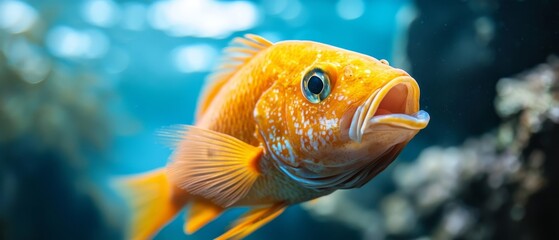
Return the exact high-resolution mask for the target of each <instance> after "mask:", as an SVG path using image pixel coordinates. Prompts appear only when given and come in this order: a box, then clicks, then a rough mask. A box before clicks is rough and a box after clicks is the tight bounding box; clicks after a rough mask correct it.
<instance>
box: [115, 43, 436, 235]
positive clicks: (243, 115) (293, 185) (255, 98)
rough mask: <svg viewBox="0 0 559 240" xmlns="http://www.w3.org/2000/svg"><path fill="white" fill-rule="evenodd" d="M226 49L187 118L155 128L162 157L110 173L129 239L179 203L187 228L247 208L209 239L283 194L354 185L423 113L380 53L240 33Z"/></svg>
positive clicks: (284, 202) (387, 156) (396, 147)
mask: <svg viewBox="0 0 559 240" xmlns="http://www.w3.org/2000/svg"><path fill="white" fill-rule="evenodd" d="M225 52H226V53H225V61H224V63H223V64H222V65H221V66H220V67H219V68H218V70H217V72H216V73H215V74H213V75H212V76H211V79H212V82H211V84H210V85H209V86H208V87H206V90H205V93H204V94H203V95H202V97H201V98H200V101H199V105H198V112H197V117H196V122H195V124H194V125H192V126H190V125H185V126H179V127H176V128H175V129H174V130H172V131H167V132H166V133H165V135H166V137H168V138H170V139H172V140H173V143H174V146H175V151H174V153H173V155H172V157H171V159H170V161H169V163H168V165H167V166H166V167H165V168H162V169H159V170H156V171H153V172H151V173H147V174H142V175H138V176H132V177H129V178H126V179H124V180H123V181H121V182H120V183H121V184H120V186H121V187H123V188H124V190H123V193H124V195H125V197H126V199H127V200H128V201H129V202H130V206H131V207H132V208H133V210H132V215H133V216H132V224H131V229H130V236H129V237H130V238H133V239H146V238H150V237H152V236H153V235H154V234H155V233H157V231H158V230H159V229H161V228H162V227H163V226H164V225H165V224H166V223H168V222H169V221H171V219H173V218H174V217H175V216H176V215H177V213H178V212H179V211H180V210H181V209H182V208H184V207H185V206H187V205H190V210H189V211H188V214H187V219H186V221H185V222H186V223H185V226H184V231H185V233H187V234H191V233H193V232H195V231H197V230H198V229H200V228H201V227H202V226H204V225H206V224H207V223H208V222H210V221H212V220H213V219H215V218H216V217H218V215H220V214H221V213H222V212H223V211H225V210H226V209H229V208H232V207H239V206H245V207H250V208H251V209H250V210H249V211H248V212H247V213H245V214H244V215H243V216H242V217H241V218H240V219H239V220H237V221H236V222H235V223H234V225H233V226H232V228H231V229H230V230H228V231H227V232H226V233H224V234H223V235H221V236H220V237H218V239H240V238H243V237H246V236H247V235H249V234H250V233H252V232H253V231H255V230H257V229H258V228H260V227H261V226H263V225H264V224H266V223H268V222H269V221H271V220H272V219H274V218H275V217H277V216H278V215H280V214H281V213H282V211H284V209H285V208H286V207H288V206H289V205H293V204H297V203H300V202H304V201H309V200H312V199H315V198H318V197H321V196H324V195H327V194H330V193H332V192H333V191H335V190H337V189H348V188H357V187H361V186H363V185H364V184H365V183H367V182H368V181H369V180H371V179H372V178H373V177H375V176H376V175H377V174H379V173H380V172H381V171H382V170H384V169H385V168H386V167H387V166H388V165H389V164H390V163H391V162H392V161H393V160H394V159H395V158H396V156H397V155H398V154H399V153H400V152H401V151H402V149H403V148H404V146H405V145H406V144H407V143H408V142H409V141H410V140H411V139H412V138H413V137H414V136H415V135H416V134H417V133H418V131H419V130H421V129H423V128H425V127H426V126H427V124H428V122H429V115H428V114H427V113H426V112H425V111H420V110H419V87H418V85H417V83H416V81H415V80H414V79H413V78H412V77H410V75H409V74H407V73H406V72H405V71H403V70H400V69H396V68H393V67H391V66H389V65H388V62H386V61H384V60H380V61H379V60H377V59H375V58H372V57H369V56H366V55H362V54H358V53H355V52H351V51H347V50H343V49H340V48H336V47H332V46H329V45H325V44H321V43H316V42H310V41H283V42H278V43H275V44H273V43H271V42H269V41H268V40H266V39H264V38H262V37H259V36H256V35H250V34H248V35H245V37H244V38H236V39H234V40H233V42H232V44H231V46H229V47H228V48H227V49H226V50H225Z"/></svg>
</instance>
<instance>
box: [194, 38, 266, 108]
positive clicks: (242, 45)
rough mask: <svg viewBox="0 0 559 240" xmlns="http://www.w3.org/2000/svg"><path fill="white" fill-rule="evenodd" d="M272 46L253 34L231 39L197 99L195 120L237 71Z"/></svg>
mask: <svg viewBox="0 0 559 240" xmlns="http://www.w3.org/2000/svg"><path fill="white" fill-rule="evenodd" d="M272 45H273V43H272V42H270V41H268V40H266V39H265V38H263V37H260V36H258V35H254V34H246V35H245V36H244V37H236V38H235V39H233V41H231V43H229V46H228V47H227V48H225V49H224V51H223V52H224V54H223V58H222V60H221V63H220V64H219V65H218V66H217V68H216V69H215V70H214V73H212V74H211V75H210V76H209V77H208V79H207V82H208V84H207V85H206V87H205V90H204V91H203V93H202V95H200V98H199V99H198V109H197V111H196V119H200V117H201V116H202V115H203V114H204V113H205V112H206V110H207V109H208V106H209V105H210V103H211V102H212V100H213V99H214V98H215V96H216V95H217V93H218V92H219V90H220V89H221V88H222V87H223V85H225V83H226V82H227V80H229V79H230V78H231V76H233V75H234V74H235V72H237V70H239V69H240V68H241V67H242V66H243V65H245V64H246V63H248V62H249V61H250V60H251V59H252V58H253V57H254V56H255V55H257V54H258V53H259V52H261V51H262V50H264V49H266V48H268V47H270V46H272Z"/></svg>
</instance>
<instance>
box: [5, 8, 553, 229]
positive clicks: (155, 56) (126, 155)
mask: <svg viewBox="0 0 559 240" xmlns="http://www.w3.org/2000/svg"><path fill="white" fill-rule="evenodd" d="M558 26H559V2H558V1H552V0H541V1H505V0H471V1H442V0H438V1H426V0H367V1H365V0H326V1H302V0H262V1H246V0H240V1H217V0H159V1H156V0H154V1H141V0H78V1H71V0H28V1H23V0H0V239H123V238H124V229H125V225H126V213H125V211H124V210H123V209H124V205H123V202H122V201H121V200H120V199H119V198H118V197H117V195H116V193H114V192H113V191H112V190H111V189H110V188H109V187H108V182H109V180H110V179H111V178H112V177H114V176H118V175H123V174H131V173H138V172H143V171H148V170H151V169H154V168H157V167H161V166H164V165H165V163H166V161H167V159H168V157H169V155H170V153H171V150H169V149H167V148H166V147H165V145H163V144H161V141H160V140H159V139H158V138H157V136H156V132H157V131H158V130H159V129H161V128H162V127H166V126H169V125H173V124H191V123H192V122H193V113H194V110H195V106H196V100H197V98H198V95H199V92H200V89H201V87H202V86H203V85H204V81H205V77H206V76H207V75H208V73H209V72H210V70H211V69H212V68H213V67H214V66H215V64H216V63H217V59H218V58H219V56H220V51H221V49H222V48H224V47H225V46H226V45H227V43H228V42H229V41H230V40H231V39H232V38H233V37H235V36H241V35H243V34H245V33H255V34H259V35H261V36H263V37H265V38H267V39H269V40H271V41H280V40H288V39H304V40H313V41H319V42H323V43H327V44H331V45H335V46H338V47H341V48H345V49H349V50H353V51H357V52H360V53H364V54H367V55H371V56H374V57H376V58H378V59H387V60H389V61H390V63H391V65H393V66H396V67H399V68H403V69H405V70H407V71H408V72H410V73H411V74H412V76H414V77H415V78H416V80H417V81H418V83H419V85H420V87H421V90H422V99H421V104H422V109H425V110H427V111H428V112H429V113H430V114H431V119H432V120H431V123H430V125H429V127H428V128H427V129H425V130H423V131H422V132H421V133H420V134H419V135H418V136H417V137H416V138H415V139H414V140H413V141H412V142H411V143H410V144H409V146H408V147H407V148H406V150H405V151H404V152H403V153H402V154H401V156H400V157H399V159H398V160H397V161H396V162H394V163H393V164H392V165H391V166H390V167H389V168H388V169H387V170H386V171H385V172H383V173H382V174H380V175H379V176H378V177H377V178H375V179H373V180H372V181H371V182H370V183H368V184H367V185H366V186H364V187H363V188H362V189H356V190H346V191H338V192H336V193H334V194H332V195H331V196H328V197H325V198H321V199H320V200H319V201H318V202H317V203H316V204H302V205H299V206H293V207H290V208H289V209H288V210H287V211H286V212H285V213H284V214H282V215H281V216H280V217H278V218H277V219H276V220H274V221H273V222H272V223H270V224H268V225H266V226H265V227H263V228H262V229H261V230H259V231H257V232H256V233H254V234H253V235H251V236H249V237H248V239H286V238H289V239H293V240H295V239H559V206H558V205H557V203H559V181H558V177H559V60H558V59H557V58H556V57H554V54H557V53H558V52H559V44H558V43H559V27H558ZM241 212H242V211H241V210H233V211H230V212H228V213H226V214H224V215H223V216H222V217H221V218H219V219H218V220H216V221H214V222H213V223H211V224H209V225H208V226H206V227H205V228H203V229H202V230H200V231H199V232H198V233H196V234H194V235H191V236H185V235H184V234H183V233H182V222H183V220H182V219H183V217H182V216H180V217H178V218H177V220H175V221H174V222H172V223H171V224H169V225H168V226H167V227H166V228H165V229H163V230H162V231H161V232H160V233H159V234H158V235H157V236H156V239H210V238H213V237H217V236H218V235H219V234H220V233H222V232H223V231H224V230H225V229H226V228H227V226H228V225H229V223H230V222H231V221H233V220H234V219H235V218H236V217H237V216H239V214H240V213H241Z"/></svg>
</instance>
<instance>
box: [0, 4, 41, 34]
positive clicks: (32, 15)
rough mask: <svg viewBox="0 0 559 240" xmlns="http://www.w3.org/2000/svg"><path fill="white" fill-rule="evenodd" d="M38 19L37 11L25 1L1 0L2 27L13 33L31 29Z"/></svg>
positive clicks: (0, 17) (0, 26) (0, 22)
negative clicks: (3, 0) (2, 0)
mask: <svg viewBox="0 0 559 240" xmlns="http://www.w3.org/2000/svg"><path fill="white" fill-rule="evenodd" d="M36 20H37V12H36V11H35V9H33V8H32V7H30V6H29V5H27V4H26V3H24V2H20V1H5V2H0V28H2V29H5V30H7V31H8V32H11V33H21V32H24V31H26V30H27V29H29V28H30V27H31V26H32V25H33V24H34V23H35V21H36Z"/></svg>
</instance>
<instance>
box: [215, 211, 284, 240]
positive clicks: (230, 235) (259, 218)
mask: <svg viewBox="0 0 559 240" xmlns="http://www.w3.org/2000/svg"><path fill="white" fill-rule="evenodd" d="M285 208H286V205H285V204H282V203H281V204H275V205H272V206H270V207H262V208H254V209H252V210H250V211H248V212H247V213H245V214H244V215H243V216H241V218H239V219H238V220H237V221H235V223H234V226H233V227H232V228H231V229H229V231H227V232H226V233H224V234H222V235H221V236H219V237H217V238H216V240H225V239H242V238H244V237H246V236H248V235H249V234H251V233H252V232H254V231H256V230H258V229H259V228H260V227H262V226H263V225H264V224H266V223H269V222H270V221H272V220H273V219H274V218H276V217H277V216H279V215H280V214H281V213H282V212H283V211H284V210H285Z"/></svg>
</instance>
